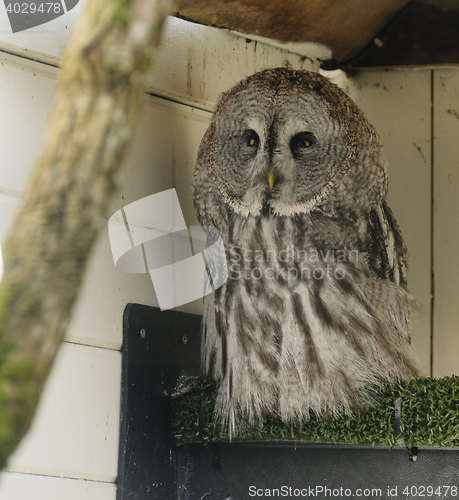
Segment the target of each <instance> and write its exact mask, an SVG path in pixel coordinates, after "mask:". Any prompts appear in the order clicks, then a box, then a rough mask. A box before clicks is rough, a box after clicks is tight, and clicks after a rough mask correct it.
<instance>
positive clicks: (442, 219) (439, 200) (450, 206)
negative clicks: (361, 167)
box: [432, 69, 459, 377]
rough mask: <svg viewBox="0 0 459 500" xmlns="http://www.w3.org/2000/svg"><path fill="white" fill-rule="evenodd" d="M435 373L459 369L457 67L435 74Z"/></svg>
mask: <svg viewBox="0 0 459 500" xmlns="http://www.w3.org/2000/svg"><path fill="white" fill-rule="evenodd" d="M433 102H434V110H435V112H434V127H433V133H434V144H435V149H434V163H435V165H434V178H433V188H434V212H433V217H434V221H433V222H434V226H433V240H434V269H433V271H434V307H433V311H434V323H433V350H432V355H433V372H434V376H436V377H442V376H444V375H451V374H455V375H459V307H458V304H459V261H458V254H459V252H458V248H459V141H458V138H459V71H458V70H457V69H451V70H443V71H435V78H434V96H433Z"/></svg>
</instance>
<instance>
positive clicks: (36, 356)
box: [0, 0, 172, 468]
mask: <svg viewBox="0 0 459 500" xmlns="http://www.w3.org/2000/svg"><path fill="white" fill-rule="evenodd" d="M171 8H172V4H171V1H170V0H90V1H88V2H87V3H86V10H85V14H84V16H83V17H82V19H81V20H80V22H79V23H78V25H77V27H76V28H75V31H74V33H73V36H72V38H71V41H70V43H69V46H68V49H67V51H66V54H65V55H64V58H63V60H62V66H63V68H64V69H63V70H62V72H61V75H60V82H59V90H58V94H57V97H56V101H55V104H54V109H53V112H52V115H51V118H50V121H49V123H48V127H47V133H46V138H45V145H44V149H43V151H42V154H41V156H40V157H39V159H38V161H37V163H36V165H35V168H34V170H33V173H32V176H31V178H30V180H29V184H28V189H27V191H26V193H25V197H24V199H23V202H22V204H21V207H20V209H19V210H18V212H17V213H16V216H15V219H14V223H13V224H12V226H11V227H12V230H11V233H10V235H9V238H8V239H7V241H6V242H5V245H4V247H3V248H4V251H3V255H4V275H3V280H2V283H1V285H0V467H1V468H2V467H3V466H4V465H5V464H6V459H7V457H8V455H9V454H10V453H11V452H12V451H13V450H14V448H15V447H16V445H17V444H18V443H19V441H20V439H21V438H22V436H23V435H24V434H25V433H26V431H27V429H28V428H29V425H30V422H31V420H32V417H33V414H34V411H35V408H36V405H37V402H38V399H39V395H40V392H41V390H42V387H43V384H44V382H45V380H46V376H47V374H48V372H49V370H50V367H51V365H52V362H53V359H54V357H55V354H56V351H57V349H58V347H59V345H60V343H61V341H62V339H63V337H64V334H65V330H66V326H67V324H68V321H69V315H70V310H71V307H72V304H73V303H74V301H75V298H76V297H77V294H78V290H79V288H80V284H81V280H82V275H83V270H84V267H85V263H86V260H87V257H88V254H89V252H90V250H91V247H92V244H93V243H94V240H95V238H96V236H97V233H98V229H99V227H100V224H101V221H102V217H103V216H106V215H107V214H106V210H107V207H108V203H109V201H110V198H111V195H112V194H113V193H114V191H115V190H116V188H117V184H118V178H119V174H120V169H121V166H122V158H123V156H124V152H125V150H126V147H127V145H128V143H129V140H130V139H131V136H132V130H133V124H134V120H135V117H136V113H137V109H138V107H139V102H140V100H141V97H142V94H143V92H144V90H145V89H144V84H145V79H146V76H147V75H148V71H149V69H150V67H151V62H152V59H153V57H154V47H155V46H156V45H157V43H158V41H159V36H160V32H161V28H162V25H163V23H164V20H165V17H166V15H167V14H168V13H169V10H170V9H171Z"/></svg>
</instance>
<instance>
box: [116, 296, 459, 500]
mask: <svg viewBox="0 0 459 500" xmlns="http://www.w3.org/2000/svg"><path fill="white" fill-rule="evenodd" d="M200 321H201V318H200V317H199V316H195V315H191V314H185V313H178V312H175V311H164V312H161V311H160V310H159V309H156V308H152V307H147V306H140V305H138V304H129V305H128V306H127V308H126V311H125V315H124V346H123V374H122V404H121V407H122V415H121V433H120V457H119V479H118V493H117V499H118V500H128V499H129V500H150V499H158V500H171V499H179V500H201V499H204V500H225V499H231V500H245V499H250V498H268V497H269V496H271V497H277V498H282V497H286V498H311V497H315V498H346V497H349V496H350V495H351V496H350V497H351V498H352V496H353V497H354V498H357V497H360V498H394V497H395V498H403V499H418V498H421V497H427V498H431V499H440V498H442V499H444V498H455V497H459V493H458V492H457V487H458V486H459V451H457V450H445V449H442V450H434V449H420V450H419V455H418V457H417V460H416V461H415V462H412V461H410V460H409V455H410V454H409V451H408V450H406V449H405V448H404V447H396V448H394V449H392V450H389V449H388V448H384V447H371V446H347V445H335V446H333V445H318V444H303V443H291V442H286V443H248V444H242V443H233V444H220V445H214V446H212V447H210V448H204V447H203V446H201V445H187V446H182V447H181V448H179V449H177V448H176V447H175V446H174V445H173V442H172V433H171V406H170V398H169V396H168V394H170V391H171V389H172V388H173V387H174V384H175V381H176V379H177V377H178V376H179V375H182V374H183V375H197V374H198V373H199V359H200V356H199V347H200V334H199V332H200ZM184 336H185V337H184ZM452 487H455V488H456V490H454V489H451V488H452ZM406 488H408V489H406ZM365 490H368V491H367V492H365ZM312 493H314V495H313V494H312ZM365 493H367V494H365Z"/></svg>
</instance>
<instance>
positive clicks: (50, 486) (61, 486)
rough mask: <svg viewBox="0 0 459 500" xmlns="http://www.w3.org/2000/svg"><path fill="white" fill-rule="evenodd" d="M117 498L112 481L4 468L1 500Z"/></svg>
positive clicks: (102, 499) (0, 476) (0, 481)
mask: <svg viewBox="0 0 459 500" xmlns="http://www.w3.org/2000/svg"><path fill="white" fill-rule="evenodd" d="M59 499H65V500H115V499H116V486H115V485H114V484H111V483H100V482H95V481H83V480H74V479H62V478H57V477H46V476H36V475H30V474H18V473H11V472H3V473H2V474H0V500H59Z"/></svg>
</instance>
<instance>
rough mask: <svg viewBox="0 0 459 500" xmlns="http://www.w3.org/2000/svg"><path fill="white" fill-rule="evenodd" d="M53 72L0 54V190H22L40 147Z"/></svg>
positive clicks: (51, 93) (54, 85)
mask: <svg viewBox="0 0 459 500" xmlns="http://www.w3.org/2000/svg"><path fill="white" fill-rule="evenodd" d="M56 77H57V70H56V69H55V68H51V67H48V66H46V65H43V64H39V63H35V62H33V61H28V60H27V59H22V58H20V57H16V56H12V55H9V54H2V53H0V88H1V92H0V109H1V110H2V115H1V116H2V117H1V119H0V189H1V188H7V189H13V190H17V191H22V190H23V189H24V186H25V184H26V182H27V178H28V174H29V171H30V170H31V168H32V166H33V165H34V163H35V160H36V158H37V156H38V153H39V152H40V150H41V147H42V141H43V136H44V130H45V125H46V121H47V119H48V115H49V112H50V110H51V106H52V101H53V98H54V95H55V92H56Z"/></svg>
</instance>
